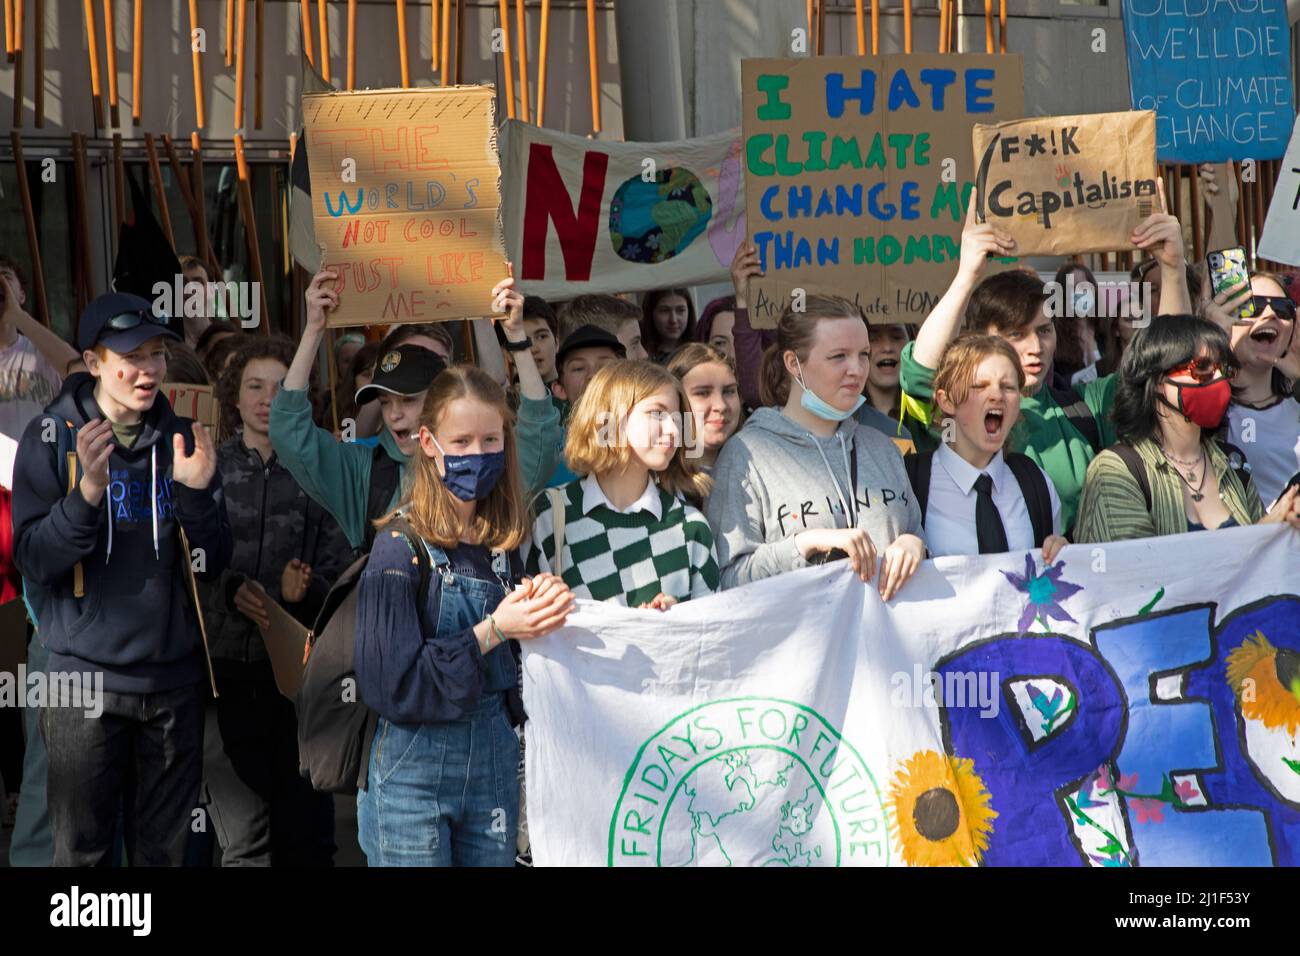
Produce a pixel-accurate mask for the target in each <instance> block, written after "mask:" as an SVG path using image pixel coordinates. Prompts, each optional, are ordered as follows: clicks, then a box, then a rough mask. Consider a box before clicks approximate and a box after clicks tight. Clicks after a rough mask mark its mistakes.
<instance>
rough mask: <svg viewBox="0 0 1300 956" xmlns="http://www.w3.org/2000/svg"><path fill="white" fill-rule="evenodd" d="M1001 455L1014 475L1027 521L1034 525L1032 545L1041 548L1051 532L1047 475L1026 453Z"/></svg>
mask: <svg viewBox="0 0 1300 956" xmlns="http://www.w3.org/2000/svg"><path fill="white" fill-rule="evenodd" d="M1003 457H1004V460H1005V461H1006V463H1007V467H1008V468H1010V469H1011V473H1012V474H1013V475H1015V476H1016V483H1017V484H1019V485H1020V493H1021V494H1022V495H1023V496H1024V499H1025V507H1026V508H1027V509H1028V510H1029V521H1030V523H1031V524H1032V525H1033V526H1034V547H1035V548H1041V547H1042V546H1043V542H1044V541H1046V540H1047V538H1048V536H1049V535H1051V533H1052V495H1051V491H1050V490H1049V489H1048V487H1047V477H1046V476H1045V475H1044V474H1043V469H1041V468H1039V467H1038V465H1036V464H1035V463H1034V460H1033V459H1032V458H1030V457H1029V456H1028V455H1021V454H1018V453H1016V452H1012V453H1011V454H1009V455H1005V456H1003Z"/></svg>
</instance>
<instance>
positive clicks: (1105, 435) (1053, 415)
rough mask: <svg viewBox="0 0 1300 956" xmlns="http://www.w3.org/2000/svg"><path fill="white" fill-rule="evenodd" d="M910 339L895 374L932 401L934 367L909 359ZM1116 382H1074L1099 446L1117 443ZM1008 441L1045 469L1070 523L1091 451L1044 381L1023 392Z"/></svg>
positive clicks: (908, 390) (911, 391)
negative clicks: (1097, 433)
mask: <svg viewBox="0 0 1300 956" xmlns="http://www.w3.org/2000/svg"><path fill="white" fill-rule="evenodd" d="M914 344H915V343H913V342H908V343H907V345H906V346H905V347H904V348H903V360H902V365H901V370H900V376H899V378H900V381H901V383H902V386H903V392H904V393H905V394H907V395H909V396H911V397H912V398H913V399H916V400H917V401H919V402H923V403H924V404H926V405H931V404H933V402H934V388H933V383H934V371H935V370H934V369H932V368H927V367H926V366H924V365H922V364H920V363H919V362H917V361H916V360H915V359H914V358H912V348H913V345H914ZM1115 384H1116V377H1115V376H1114V375H1107V376H1105V377H1104V378H1099V379H1097V380H1096V381H1092V382H1088V383H1086V384H1084V385H1075V386H1074V390H1075V392H1077V393H1078V394H1079V396H1080V397H1081V398H1082V399H1083V401H1084V403H1085V404H1086V405H1087V406H1088V409H1089V410H1090V411H1091V412H1092V415H1093V417H1094V418H1095V419H1096V420H1097V428H1098V430H1099V431H1100V432H1101V444H1102V447H1103V448H1105V447H1106V446H1108V445H1113V444H1114V443H1115V425H1114V423H1113V422H1112V421H1111V410H1112V409H1113V408H1114V407H1115ZM939 417H940V416H937V415H936V416H934V418H933V420H932V421H931V430H932V432H934V430H935V429H937V428H940V427H941V422H940V421H939ZM1008 445H1009V446H1010V447H1008V449H1007V450H1008V451H1018V452H1022V453H1024V454H1025V455H1027V456H1028V457H1029V458H1031V459H1033V460H1034V461H1035V462H1036V463H1037V464H1038V465H1039V466H1040V467H1041V468H1042V469H1043V471H1045V472H1047V476H1048V477H1049V478H1051V479H1052V484H1053V485H1055V486H1056V493H1057V494H1058V495H1059V496H1060V499H1061V527H1062V528H1064V529H1069V528H1071V527H1073V525H1074V516H1075V514H1076V513H1077V512H1078V507H1079V495H1080V493H1081V492H1082V491H1083V481H1084V477H1085V476H1086V475H1087V473H1088V464H1089V463H1090V462H1091V461H1092V459H1093V454H1094V453H1093V450H1092V445H1090V444H1089V443H1088V439H1087V438H1085V437H1084V436H1083V434H1082V433H1080V431H1079V430H1078V429H1077V428H1075V427H1074V425H1073V424H1071V423H1070V420H1069V419H1067V418H1066V417H1065V412H1064V411H1062V410H1061V406H1060V405H1058V404H1057V403H1056V399H1055V398H1053V397H1052V393H1051V391H1050V390H1049V389H1048V388H1047V386H1046V385H1044V386H1043V387H1042V388H1041V389H1039V391H1038V394H1037V395H1032V396H1030V397H1028V398H1025V397H1023V396H1022V397H1021V399H1020V423H1019V424H1018V425H1017V426H1016V429H1015V431H1013V432H1012V438H1011V441H1010V442H1008Z"/></svg>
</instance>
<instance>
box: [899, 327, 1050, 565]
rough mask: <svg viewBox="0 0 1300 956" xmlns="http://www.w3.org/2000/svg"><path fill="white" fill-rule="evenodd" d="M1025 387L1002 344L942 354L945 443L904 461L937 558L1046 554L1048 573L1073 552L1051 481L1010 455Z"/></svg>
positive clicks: (954, 346)
mask: <svg viewBox="0 0 1300 956" xmlns="http://www.w3.org/2000/svg"><path fill="white" fill-rule="evenodd" d="M1024 384H1025V374H1024V371H1023V370H1022V369H1021V367H1020V361H1019V359H1018V358H1017V357H1016V352H1015V349H1013V348H1012V347H1011V346H1010V345H1009V344H1008V343H1007V342H1006V340H1005V339H1002V338H999V337H998V336H995V335H963V336H961V337H960V338H958V339H956V340H954V341H953V342H952V343H951V344H950V345H949V346H948V347H947V348H946V349H945V350H944V353H943V358H942V359H941V360H940V362H939V367H938V369H937V371H936V372H935V376H934V399H935V405H936V406H937V408H936V411H937V412H938V413H939V414H937V415H936V416H935V417H936V419H937V423H938V426H939V427H940V428H941V429H942V441H940V443H939V447H938V448H937V449H936V450H935V451H933V452H923V453H921V454H918V455H909V456H908V457H907V458H906V459H905V462H906V464H907V472H908V477H909V478H910V479H911V481H912V489H913V491H914V492H915V494H916V497H917V501H918V503H919V504H920V506H921V516H922V520H923V522H924V525H925V540H926V544H927V546H928V548H929V553H930V557H932V558H937V557H942V556H943V555H949V554H999V553H1002V552H1006V551H1027V550H1030V549H1032V548H1037V547H1041V548H1042V549H1043V560H1044V561H1046V562H1047V563H1049V564H1050V563H1051V562H1052V561H1053V560H1054V559H1055V558H1056V554H1057V552H1059V551H1060V550H1061V548H1062V547H1064V546H1065V545H1066V544H1067V542H1066V540H1065V538H1063V537H1061V534H1060V529H1061V500H1060V498H1059V497H1058V496H1057V493H1056V489H1055V488H1054V487H1052V482H1051V480H1050V479H1049V478H1048V477H1047V475H1046V473H1045V472H1044V471H1043V470H1042V469H1041V468H1039V467H1038V465H1036V464H1035V463H1034V462H1033V461H1031V460H1030V459H1029V458H1027V457H1026V456H1024V455H1019V454H1014V453H1011V454H1004V447H1005V446H1006V444H1007V440H1008V438H1009V437H1010V436H1011V433H1012V430H1013V429H1014V428H1015V425H1016V422H1017V420H1018V419H1019V417H1020V390H1021V389H1022V388H1023V387H1024Z"/></svg>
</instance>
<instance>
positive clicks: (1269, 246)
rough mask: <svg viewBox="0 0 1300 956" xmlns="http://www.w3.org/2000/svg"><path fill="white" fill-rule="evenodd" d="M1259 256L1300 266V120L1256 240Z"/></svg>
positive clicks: (1293, 131)
mask: <svg viewBox="0 0 1300 956" xmlns="http://www.w3.org/2000/svg"><path fill="white" fill-rule="evenodd" d="M1259 257H1260V258H1261V259H1268V260H1269V261H1270V262H1285V263H1287V264H1288V265H1293V266H1296V265H1300V119H1297V120H1296V124H1295V127H1294V128H1293V129H1292V130H1291V142H1290V143H1289V144H1288V145H1287V148H1286V156H1284V157H1283V159H1282V169H1281V171H1280V172H1279V173H1278V177H1277V185H1275V186H1274V187H1273V201H1272V202H1270V203H1269V205H1268V216H1266V217H1265V219H1264V233H1263V235H1262V236H1260V239H1259Z"/></svg>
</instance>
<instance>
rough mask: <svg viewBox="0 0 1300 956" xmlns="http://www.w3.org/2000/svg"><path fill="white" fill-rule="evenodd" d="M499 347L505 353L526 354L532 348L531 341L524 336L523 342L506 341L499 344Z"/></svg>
mask: <svg viewBox="0 0 1300 956" xmlns="http://www.w3.org/2000/svg"><path fill="white" fill-rule="evenodd" d="M501 347H502V348H503V349H505V350H506V351H507V352H527V351H528V350H529V349H530V348H532V347H533V340H532V339H530V338H528V336H524V338H523V340H522V341H519V342H511V341H510V340H509V339H506V340H505V341H504V342H502V343H501Z"/></svg>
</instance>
